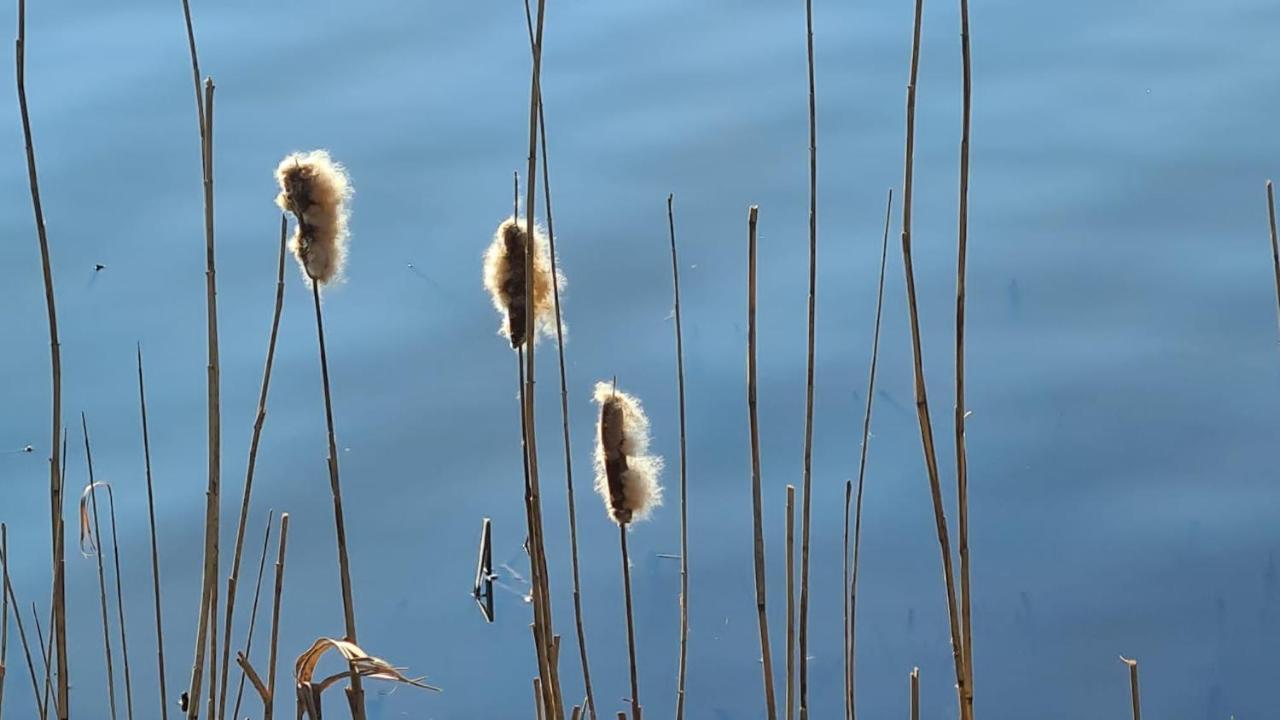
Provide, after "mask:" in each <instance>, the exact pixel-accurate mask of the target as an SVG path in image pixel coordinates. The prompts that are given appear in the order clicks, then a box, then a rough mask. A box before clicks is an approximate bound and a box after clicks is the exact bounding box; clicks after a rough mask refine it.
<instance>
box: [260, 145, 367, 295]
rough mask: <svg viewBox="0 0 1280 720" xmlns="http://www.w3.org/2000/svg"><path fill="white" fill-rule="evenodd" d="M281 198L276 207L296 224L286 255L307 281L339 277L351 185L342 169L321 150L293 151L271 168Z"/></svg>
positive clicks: (319, 281) (344, 260)
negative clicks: (290, 215) (294, 259)
mask: <svg viewBox="0 0 1280 720" xmlns="http://www.w3.org/2000/svg"><path fill="white" fill-rule="evenodd" d="M276 182H277V183H279V185H280V194H279V195H277V196H276V204H277V205H279V206H280V209H281V210H284V211H286V212H291V213H293V215H294V217H295V218H297V220H298V225H297V227H296V228H295V229H294V231H293V238H292V239H290V240H289V251H290V252H292V253H293V256H294V257H295V258H297V259H298V266H299V267H301V268H302V273H303V275H304V276H306V278H307V279H308V280H309V281H311V282H318V283H321V284H324V283H327V282H330V281H332V280H333V279H335V278H337V277H339V276H341V274H342V267H343V265H344V264H345V263H346V261H347V200H348V199H349V198H350V197H351V182H350V180H349V179H348V178H347V171H346V169H345V168H343V167H342V165H340V164H338V163H337V162H334V160H333V158H331V157H329V153H328V152H326V151H324V150H312V151H311V152H305V153H300V152H296V153H293V154H291V155H289V156H287V157H285V159H284V160H281V161H280V164H279V165H278V166H277V167H276Z"/></svg>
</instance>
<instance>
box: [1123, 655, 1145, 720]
mask: <svg viewBox="0 0 1280 720" xmlns="http://www.w3.org/2000/svg"><path fill="white" fill-rule="evenodd" d="M1120 662H1122V663H1124V664H1125V665H1128V666H1129V692H1130V694H1131V695H1132V696H1133V720H1142V707H1141V704H1140V703H1139V702H1138V661H1137V660H1131V659H1129V658H1127V657H1124V656H1123V655H1121V656H1120Z"/></svg>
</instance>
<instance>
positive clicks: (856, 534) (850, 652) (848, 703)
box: [844, 188, 893, 720]
mask: <svg viewBox="0 0 1280 720" xmlns="http://www.w3.org/2000/svg"><path fill="white" fill-rule="evenodd" d="M892 213H893V188H889V199H888V200H887V201H886V202H885V208H884V238H883V239H882V240H881V241H880V280H879V282H878V283H877V289H876V324H875V330H874V331H873V333H872V336H871V370H870V371H869V372H868V373H867V407H866V411H865V412H864V413H863V415H862V449H861V451H860V452H859V455H858V492H857V500H856V501H855V502H854V514H853V518H854V519H853V576H852V578H851V579H850V580H849V582H848V585H847V587H848V591H849V597H848V598H847V604H846V607H847V608H848V613H849V614H848V617H847V619H846V620H847V632H848V636H847V637H846V638H845V663H844V669H845V674H846V675H845V695H846V697H845V712H846V717H848V718H849V720H853V718H854V717H856V716H857V703H856V701H855V698H854V693H855V690H856V687H857V685H856V682H855V680H856V678H855V674H856V673H855V670H856V667H857V658H856V656H855V651H856V649H857V636H858V632H857V630H858V565H859V559H860V557H861V553H860V551H861V549H862V490H863V485H864V482H863V481H864V480H865V479H866V476H867V450H868V448H869V443H870V440H871V408H872V403H873V400H874V399H875V394H876V368H877V367H878V366H879V363H880V319H881V316H882V314H883V313H882V311H883V310H884V271H885V265H886V264H887V261H888V258H889V219H890V216H891V214H892ZM844 519H845V533H846V540H845V546H846V548H847V547H848V538H847V533H848V530H849V498H848V490H847V488H846V494H845V518H844Z"/></svg>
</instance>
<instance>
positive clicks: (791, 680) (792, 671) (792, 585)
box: [786, 485, 796, 720]
mask: <svg viewBox="0 0 1280 720" xmlns="http://www.w3.org/2000/svg"><path fill="white" fill-rule="evenodd" d="M795 678H796V486H795V485H787V713H786V715H787V720H792V718H794V717H795V716H796V688H795Z"/></svg>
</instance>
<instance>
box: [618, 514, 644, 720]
mask: <svg viewBox="0 0 1280 720" xmlns="http://www.w3.org/2000/svg"><path fill="white" fill-rule="evenodd" d="M618 541H619V542H620V543H621V546H622V587H623V593H624V594H625V595H626V598H627V659H628V660H629V661H630V664H631V720H640V715H641V710H640V682H639V679H638V677H637V666H636V621H635V615H634V614H633V611H632V609H631V555H630V553H628V552H627V525H626V523H623V524H620V525H618Z"/></svg>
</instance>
